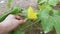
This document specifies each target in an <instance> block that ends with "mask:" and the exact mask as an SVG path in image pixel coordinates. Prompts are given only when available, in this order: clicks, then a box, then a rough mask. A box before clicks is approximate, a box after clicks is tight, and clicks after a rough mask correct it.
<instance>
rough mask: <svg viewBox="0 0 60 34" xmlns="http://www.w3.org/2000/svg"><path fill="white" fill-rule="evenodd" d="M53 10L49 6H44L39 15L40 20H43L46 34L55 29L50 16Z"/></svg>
mask: <svg viewBox="0 0 60 34" xmlns="http://www.w3.org/2000/svg"><path fill="white" fill-rule="evenodd" d="M46 6H47V7H46ZM51 10H52V8H51V7H50V6H49V5H44V6H43V9H41V11H40V12H39V15H38V17H39V19H41V24H42V28H43V30H44V32H45V33H48V32H50V31H51V30H52V29H53V20H52V18H51V16H50V15H49V12H50V11H51Z"/></svg>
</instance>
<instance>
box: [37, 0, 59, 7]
mask: <svg viewBox="0 0 60 34" xmlns="http://www.w3.org/2000/svg"><path fill="white" fill-rule="evenodd" d="M58 1H59V0H38V4H43V3H46V2H47V3H48V4H50V5H52V6H56V5H57V3H58Z"/></svg>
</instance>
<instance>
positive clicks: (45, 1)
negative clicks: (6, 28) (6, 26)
mask: <svg viewBox="0 0 60 34" xmlns="http://www.w3.org/2000/svg"><path fill="white" fill-rule="evenodd" d="M58 1H59V0H38V11H36V12H35V11H34V10H33V8H32V7H31V6H30V7H29V8H28V9H26V10H24V9H20V8H18V7H14V8H13V9H12V10H11V11H10V12H9V13H6V14H3V15H1V16H0V22H2V21H3V20H4V19H5V18H6V16H7V15H9V14H17V15H18V14H25V16H24V20H26V23H28V24H25V25H20V26H19V27H18V30H14V31H12V32H10V33H9V34H24V32H22V30H24V29H25V28H27V27H29V26H32V25H33V24H35V23H38V22H39V21H41V24H42V29H43V31H44V33H48V32H50V31H51V30H52V29H53V27H54V28H55V30H56V34H60V12H59V11H58V10H55V9H53V7H54V6H56V5H57V3H58ZM10 3H11V1H10V2H8V4H7V6H8V7H10ZM31 20H33V21H34V23H32V24H30V22H31ZM26 25H27V26H26Z"/></svg>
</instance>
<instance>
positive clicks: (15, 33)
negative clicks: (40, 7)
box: [8, 30, 25, 34]
mask: <svg viewBox="0 0 60 34" xmlns="http://www.w3.org/2000/svg"><path fill="white" fill-rule="evenodd" d="M8 34H25V33H24V32H23V31H20V30H14V31H12V32H9V33H8Z"/></svg>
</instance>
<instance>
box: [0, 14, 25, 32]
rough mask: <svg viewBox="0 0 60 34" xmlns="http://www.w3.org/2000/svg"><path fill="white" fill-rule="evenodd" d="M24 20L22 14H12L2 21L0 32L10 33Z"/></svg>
mask: <svg viewBox="0 0 60 34" xmlns="http://www.w3.org/2000/svg"><path fill="white" fill-rule="evenodd" d="M24 22H25V21H24V20H23V19H22V18H21V17H20V16H16V15H12V14H10V15H8V16H7V17H6V19H5V20H4V21H3V22H1V23H0V33H8V32H10V31H12V30H13V29H15V28H16V27H17V26H18V25H19V24H23V23H24Z"/></svg>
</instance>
